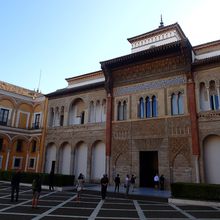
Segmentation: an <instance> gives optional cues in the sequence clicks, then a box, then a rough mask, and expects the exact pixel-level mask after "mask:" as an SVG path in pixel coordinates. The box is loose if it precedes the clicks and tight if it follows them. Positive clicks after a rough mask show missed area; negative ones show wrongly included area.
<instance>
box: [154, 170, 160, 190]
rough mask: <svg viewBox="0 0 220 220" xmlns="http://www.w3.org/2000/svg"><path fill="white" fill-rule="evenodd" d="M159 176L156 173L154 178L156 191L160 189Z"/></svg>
mask: <svg viewBox="0 0 220 220" xmlns="http://www.w3.org/2000/svg"><path fill="white" fill-rule="evenodd" d="M159 180H160V179H159V176H158V174H157V173H156V175H155V176H154V188H155V189H158V188H159Z"/></svg>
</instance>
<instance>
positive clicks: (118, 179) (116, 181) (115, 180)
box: [114, 174, 121, 193]
mask: <svg viewBox="0 0 220 220" xmlns="http://www.w3.org/2000/svg"><path fill="white" fill-rule="evenodd" d="M114 182H115V192H116V190H117V191H118V193H119V186H120V183H121V180H120V176H119V174H117V176H116V177H115V179H114Z"/></svg>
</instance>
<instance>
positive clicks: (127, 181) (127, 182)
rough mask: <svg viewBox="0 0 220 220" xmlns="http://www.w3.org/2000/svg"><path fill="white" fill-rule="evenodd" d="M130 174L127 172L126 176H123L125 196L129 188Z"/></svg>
mask: <svg viewBox="0 0 220 220" xmlns="http://www.w3.org/2000/svg"><path fill="white" fill-rule="evenodd" d="M130 181H131V180H130V176H129V175H128V174H127V176H126V178H125V185H124V186H125V196H128V193H129V188H130V183H131V182H130Z"/></svg>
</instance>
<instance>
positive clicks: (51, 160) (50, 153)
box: [45, 143, 56, 173]
mask: <svg viewBox="0 0 220 220" xmlns="http://www.w3.org/2000/svg"><path fill="white" fill-rule="evenodd" d="M55 162H56V145H55V144H54V143H51V144H48V146H47V151H46V164H45V173H49V172H50V171H51V169H54V168H55Z"/></svg>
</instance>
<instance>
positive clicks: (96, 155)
mask: <svg viewBox="0 0 220 220" xmlns="http://www.w3.org/2000/svg"><path fill="white" fill-rule="evenodd" d="M105 166H106V165H105V144H104V143H103V142H101V141H99V142H96V143H95V144H94V146H93V148H92V179H93V180H100V178H101V177H102V176H103V174H104V173H105Z"/></svg>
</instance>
